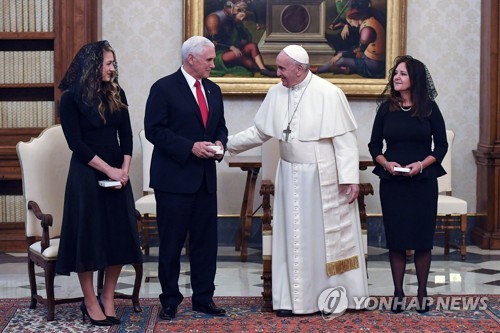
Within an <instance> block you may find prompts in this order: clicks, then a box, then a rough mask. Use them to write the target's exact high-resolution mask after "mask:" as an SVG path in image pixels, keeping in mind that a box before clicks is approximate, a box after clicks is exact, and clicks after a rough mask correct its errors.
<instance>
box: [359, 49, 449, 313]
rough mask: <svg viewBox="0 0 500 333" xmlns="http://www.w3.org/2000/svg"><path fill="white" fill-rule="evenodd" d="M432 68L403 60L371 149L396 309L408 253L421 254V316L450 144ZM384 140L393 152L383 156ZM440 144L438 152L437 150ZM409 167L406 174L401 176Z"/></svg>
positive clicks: (383, 103)
mask: <svg viewBox="0 0 500 333" xmlns="http://www.w3.org/2000/svg"><path fill="white" fill-rule="evenodd" d="M436 96H437V92H436V89H435V88H434V84H433V82H432V78H431V76H430V74H429V71H428V70H427V67H426V66H425V65H424V64H423V63H422V62H420V61H419V60H417V59H414V58H412V57H410V56H401V57H397V58H396V60H395V66H394V67H393V69H392V70H391V72H390V79H389V83H388V85H387V87H386V89H385V90H384V93H383V94H382V96H381V99H380V103H379V107H378V110H377V114H376V116H375V121H374V123H373V129H372V135H371V139H370V143H369V144H368V148H369V150H370V154H371V156H372V158H373V160H374V161H375V169H374V170H373V173H375V174H376V175H378V176H379V177H380V201H381V206H382V215H383V220H384V227H385V234H386V240H387V248H388V249H389V260H390V263H391V272H392V279H393V283H394V296H395V297H394V300H393V304H392V308H391V310H392V311H393V312H402V311H403V310H404V306H403V304H404V301H405V298H404V291H403V279H404V273H405V268H406V250H414V251H415V257H414V259H415V269H416V272H417V279H418V293H417V300H418V306H417V311H418V312H420V313H423V312H427V311H429V306H428V303H427V299H426V297H427V290H426V285H427V279H428V277H429V269H430V264H431V249H432V247H433V238H434V231H435V227H436V215H437V198H438V185H437V177H440V176H442V175H444V174H445V173H446V172H445V171H444V169H443V167H442V166H441V161H442V160H443V158H444V156H445V155H446V152H447V150H448V142H447V141H446V126H445V123H444V119H443V116H442V114H441V111H440V110H439V107H438V106H437V104H436V102H435V101H434V99H435V98H436ZM383 141H385V143H386V146H387V148H386V149H385V151H383ZM432 142H434V147H433V146H432ZM401 167H404V168H406V170H404V171H398V169H397V168H401Z"/></svg>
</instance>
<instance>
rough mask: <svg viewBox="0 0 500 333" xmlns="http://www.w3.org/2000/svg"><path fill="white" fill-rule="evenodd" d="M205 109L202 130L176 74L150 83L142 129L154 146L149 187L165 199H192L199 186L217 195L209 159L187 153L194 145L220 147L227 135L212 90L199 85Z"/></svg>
mask: <svg viewBox="0 0 500 333" xmlns="http://www.w3.org/2000/svg"><path fill="white" fill-rule="evenodd" d="M202 83H203V86H204V88H205V95H206V98H207V103H208V110H209V114H208V121H207V126H206V128H205V127H204V126H203V121H202V119H201V114H200V109H199V107H198V103H197V102H196V99H195V97H194V95H193V93H192V92H191V88H190V87H189V85H188V83H187V81H186V79H185V77H184V75H183V74H182V71H181V69H180V68H179V70H178V71H177V72H175V73H173V74H171V75H168V76H166V77H163V78H161V79H159V80H158V81H156V82H155V83H154V84H153V86H152V87H151V90H150V93H149V97H148V100H147V103H146V115H145V118H144V128H145V133H146V138H147V139H148V140H149V141H151V143H153V145H154V150H153V157H152V159H151V172H150V187H151V188H153V189H155V190H159V191H163V192H170V193H183V194H184V193H185V194H187V193H195V192H196V191H197V190H198V189H200V186H201V185H202V184H201V182H202V181H203V180H205V182H206V188H207V190H208V191H209V193H214V192H216V190H217V174H216V167H215V159H213V158H208V159H202V158H198V157H196V156H195V155H194V154H193V153H192V148H193V145H194V143H195V142H197V141H210V142H213V143H215V141H220V142H222V144H223V145H224V147H226V143H227V135H228V131H227V128H226V122H225V119H224V105H223V102H222V94H221V90H220V88H219V86H218V85H216V84H215V83H213V82H212V81H210V80H208V79H203V80H202Z"/></svg>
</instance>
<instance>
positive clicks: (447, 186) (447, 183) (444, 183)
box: [438, 130, 455, 193]
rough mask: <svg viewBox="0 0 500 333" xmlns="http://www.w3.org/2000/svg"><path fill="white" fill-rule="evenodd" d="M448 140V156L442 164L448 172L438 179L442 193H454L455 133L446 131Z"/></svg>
mask: <svg viewBox="0 0 500 333" xmlns="http://www.w3.org/2000/svg"><path fill="white" fill-rule="evenodd" d="M446 139H447V140H448V152H447V153H446V156H445V157H444V159H443V161H442V162H441V165H442V166H443V168H444V169H445V170H446V175H444V176H442V177H439V178H438V188H439V192H440V193H442V192H451V191H452V182H451V176H452V167H451V162H452V156H453V154H452V151H453V140H454V139H455V133H453V131H452V130H446Z"/></svg>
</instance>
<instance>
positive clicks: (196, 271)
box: [155, 186, 217, 307]
mask: <svg viewBox="0 0 500 333" xmlns="http://www.w3.org/2000/svg"><path fill="white" fill-rule="evenodd" d="M155 198H156V214H157V223H158V233H159V236H160V248H159V258H158V260H159V263H158V277H159V279H160V284H161V289H162V293H161V294H160V302H161V304H162V306H163V307H166V306H168V305H173V306H177V305H179V304H180V303H181V302H182V299H183V296H182V294H181V293H180V291H179V273H180V256H181V251H182V248H183V246H184V242H185V240H186V235H187V233H188V231H189V263H190V266H191V287H192V289H193V297H192V300H193V305H198V304H200V305H204V304H206V303H207V302H209V301H211V300H212V297H213V294H214V290H215V285H214V279H215V270H216V261H217V194H216V193H208V192H207V190H206V188H205V186H202V187H201V188H200V190H199V191H198V192H197V193H193V194H178V193H168V192H161V191H157V190H155Z"/></svg>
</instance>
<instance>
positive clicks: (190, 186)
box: [144, 36, 228, 320]
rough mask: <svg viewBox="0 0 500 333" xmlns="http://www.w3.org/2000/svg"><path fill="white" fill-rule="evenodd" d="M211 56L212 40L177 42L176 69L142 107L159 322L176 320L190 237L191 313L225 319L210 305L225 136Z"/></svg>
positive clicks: (225, 131)
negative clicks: (149, 153)
mask: <svg viewBox="0 0 500 333" xmlns="http://www.w3.org/2000/svg"><path fill="white" fill-rule="evenodd" d="M214 58H215V48H214V45H213V43H212V42H211V41H210V40H208V39H206V38H205V37H201V36H193V37H191V38H189V39H188V40H186V41H185V42H184V44H182V66H181V68H180V69H179V70H178V71H177V72H175V73H173V74H171V75H168V76H166V77H163V78H161V79H159V80H158V81H156V82H155V83H154V84H153V86H152V87H151V90H150V93H149V97H148V100H147V103H146V116H145V119H144V128H145V132H146V138H147V139H148V140H149V141H151V142H152V143H153V145H154V151H153V157H152V159H151V171H150V173H151V177H150V179H151V180H150V186H151V187H152V188H153V189H154V191H155V197H156V209H157V210H156V213H157V223H158V232H159V236H160V249H159V265H158V275H159V279H160V284H161V288H162V293H161V294H160V301H161V304H162V307H163V309H162V311H161V312H160V318H161V319H164V320H171V319H172V318H174V317H175V316H176V313H177V306H178V305H179V304H180V303H181V302H182V300H183V296H182V294H181V293H180V291H179V284H178V282H179V273H180V255H181V251H182V247H183V245H184V241H185V239H186V235H187V233H188V232H189V250H190V253H189V262H190V266H191V286H192V288H193V296H192V301H193V310H194V311H200V312H204V313H207V314H211V315H215V316H223V315H225V310H224V309H221V308H219V307H217V306H216V305H215V304H214V302H213V300H212V297H213V293H214V290H215V285H214V279H215V270H216V260H217V174H216V166H215V161H216V160H218V161H219V162H220V161H221V160H222V158H223V155H224V150H225V149H224V147H225V146H226V142H227V134H228V131H227V128H226V122H225V119H224V106H223V103H222V94H221V90H220V88H219V86H218V85H216V84H215V83H213V82H212V81H210V80H208V79H207V78H208V76H209V75H210V71H211V70H212V68H214ZM207 113H208V115H207ZM214 146H217V147H215V148H214ZM217 148H219V149H221V150H220V151H217Z"/></svg>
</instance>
